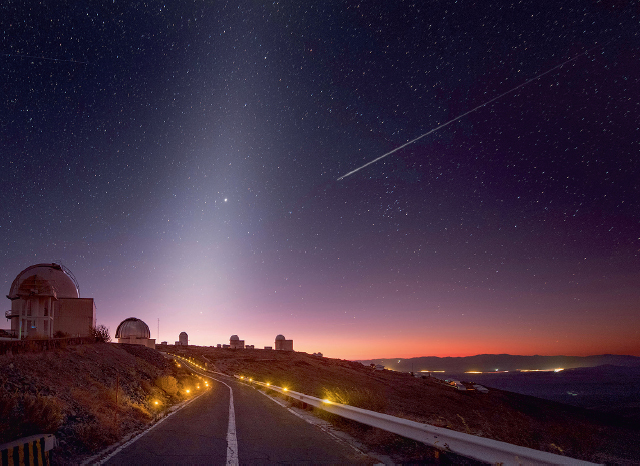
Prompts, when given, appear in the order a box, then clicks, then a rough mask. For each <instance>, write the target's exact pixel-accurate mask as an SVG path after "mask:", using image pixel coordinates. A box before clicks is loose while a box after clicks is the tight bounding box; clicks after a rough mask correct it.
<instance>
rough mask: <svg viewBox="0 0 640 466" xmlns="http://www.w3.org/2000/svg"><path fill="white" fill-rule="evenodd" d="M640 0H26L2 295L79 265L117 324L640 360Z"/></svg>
mask: <svg viewBox="0 0 640 466" xmlns="http://www.w3.org/2000/svg"><path fill="white" fill-rule="evenodd" d="M28 5H31V6H28ZM638 5H639V4H638V2H636V1H624V0H617V1H613V0H607V1H591V0H560V1H558V2H546V3H544V4H543V3H540V2H539V1H534V0H523V1H519V2H513V3H508V2H500V1H497V0H496V1H444V0H442V1H440V0H434V1H429V2H415V1H401V0H399V1H393V2H389V1H371V2H357V1H313V0H310V1H304V2H303V1H270V2H261V1H257V0H252V1H234V2H225V1H206V0H202V1H200V0H195V1H173V2H158V1H154V0H149V1H121V0H113V1H111V2H95V1H89V0H77V1H74V0H69V1H66V2H54V1H44V2H39V3H37V4H36V2H23V1H11V0H10V1H8V2H3V4H2V6H1V7H0V8H1V10H0V11H1V14H0V25H1V26H2V27H1V30H2V46H1V49H0V66H1V68H2V112H1V115H0V121H1V125H0V138H1V141H0V143H1V144H0V151H1V152H0V206H1V207H0V242H1V244H2V247H1V248H0V273H1V275H0V285H1V286H2V287H3V288H4V290H5V293H4V294H7V293H8V291H9V288H10V285H11V282H12V281H13V279H14V278H15V276H16V275H17V274H18V273H19V272H20V271H21V270H23V269H24V268H26V267H27V266H29V265H32V264H36V263H43V262H58V263H62V264H64V265H65V266H66V267H68V268H69V269H70V270H71V271H72V272H73V274H74V275H75V276H76V278H77V280H78V282H79V284H80V293H81V296H82V297H93V298H94V299H95V302H96V306H97V317H98V324H103V325H106V326H107V327H109V329H110V330H111V334H112V336H113V334H114V333H115V329H116V327H117V325H118V323H119V322H120V321H122V320H123V319H125V318H127V317H138V318H140V319H142V320H144V321H145V322H146V323H147V324H148V325H149V327H150V329H151V334H152V337H153V338H159V341H164V340H166V341H169V343H173V342H174V341H175V340H177V339H178V334H179V333H180V332H181V331H185V332H187V333H188V335H189V339H190V342H191V343H193V344H198V345H215V344H217V343H228V339H229V336H230V335H231V334H238V335H239V336H240V338H241V339H244V340H245V341H246V343H247V344H255V345H256V347H262V346H265V345H273V340H274V337H275V336H276V335H277V334H279V333H282V334H284V335H285V336H286V337H287V338H290V339H293V340H294V347H295V349H297V350H301V351H307V352H315V351H321V352H323V353H324V354H325V355H326V356H331V357H340V358H347V359H358V358H360V359H365V358H378V357H403V358H406V357H412V356H429V355H433V356H466V355H474V354H481V353H511V354H524V355H529V354H542V355H555V354H567V355H587V354H600V353H614V354H633V355H636V356H638V355H640V319H639V318H638V315H639V313H640V192H639V191H640V189H639V186H640V182H639V180H640V161H639V157H638V153H639V151H640V143H639V141H640V117H639V115H640V27H639V26H638V24H639V23H638V21H639V20H640V7H639V6H638ZM572 58H575V59H574V60H571V59H572ZM561 64H562V66H560V67H558V65H561ZM554 67H557V68H555V69H554ZM548 70H552V71H551V72H549V73H547V74H545V75H543V76H540V77H539V78H538V79H534V80H533V81H531V82H529V83H528V84H526V85H524V86H522V87H519V88H517V89H515V90H514V91H513V92H510V93H508V94H506V95H504V96H502V97H500V98H499V99H497V100H495V101H493V102H490V103H488V104H487V105H482V104H484V103H486V102H488V101H490V100H491V99H493V98H495V97H496V96H498V95H501V94H502V93H505V92H507V91H509V90H511V89H514V88H516V87H517V86H519V85H521V84H523V83H524V82H526V81H527V80H530V79H532V78H535V77H536V76H539V75H540V74H542V73H544V72H546V71H548ZM476 107H477V108H476ZM471 109H476V110H474V111H473V112H471V113H469V114H467V115H465V116H464V117H462V118H460V119H458V120H457V121H455V122H453V123H451V124H449V125H447V126H446V127H443V128H441V129H438V130H436V131H434V132H433V133H431V134H429V135H428V136H425V137H424V138H422V139H420V140H419V141H416V142H414V143H413V144H410V145H408V146H407V147H404V148H403V149H401V150H399V151H397V152H395V153H393V154H391V155H389V156H387V157H385V158H384V159H382V160H380V161H378V162H376V163H374V164H371V165H369V166H367V167H365V168H363V169H362V170H360V171H358V172H357V173H354V174H352V175H350V176H347V177H345V178H344V179H341V180H338V178H340V177H341V176H343V175H345V174H347V173H349V172H351V171H352V170H354V169H356V168H358V167H360V166H362V165H364V164H365V163H367V162H369V161H371V160H373V159H375V158H376V157H379V156H381V155H383V154H385V153H387V152H389V151H391V150H393V149H395V148H397V147H399V146H401V145H403V144H405V143H406V142H408V141H410V140H412V139H414V138H416V137H418V136H420V135H422V134H425V133H427V132H429V131H431V130H433V129H436V128H438V127H439V126H441V125H443V124H445V123H447V122H448V121H450V120H452V119H454V118H456V117H458V116H460V115H462V114H464V113H465V112H468V111H469V110H471ZM5 306H6V309H9V307H10V304H9V301H8V300H7V301H5ZM158 319H159V326H158ZM2 327H3V328H8V327H9V322H8V321H6V324H5V325H2ZM158 327H159V334H158Z"/></svg>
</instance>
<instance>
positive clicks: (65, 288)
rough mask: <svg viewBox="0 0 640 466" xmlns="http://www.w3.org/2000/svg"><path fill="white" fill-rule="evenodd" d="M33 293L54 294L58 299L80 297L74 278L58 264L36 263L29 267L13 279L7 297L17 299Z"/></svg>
mask: <svg viewBox="0 0 640 466" xmlns="http://www.w3.org/2000/svg"><path fill="white" fill-rule="evenodd" d="M69 273H70V272H69ZM32 295H42V296H54V297H56V298H58V299H59V298H79V297H80V293H79V292H78V287H77V286H76V283H75V281H74V279H73V278H71V277H70V276H69V275H68V274H67V273H66V272H65V270H64V269H63V268H62V266H61V265H58V264H36V265H32V266H31V267H27V268H26V269H24V270H23V271H22V272H20V273H19V274H18V276H17V277H16V279H15V280H14V281H13V283H12V284H11V290H10V291H9V294H8V296H7V297H8V298H9V299H17V298H18V297H20V296H32Z"/></svg>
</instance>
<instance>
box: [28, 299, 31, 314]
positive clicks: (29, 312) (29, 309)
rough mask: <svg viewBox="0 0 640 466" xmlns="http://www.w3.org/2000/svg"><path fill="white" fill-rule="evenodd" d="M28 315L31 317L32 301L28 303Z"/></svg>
mask: <svg viewBox="0 0 640 466" xmlns="http://www.w3.org/2000/svg"><path fill="white" fill-rule="evenodd" d="M27 315H28V316H30V315H31V301H27Z"/></svg>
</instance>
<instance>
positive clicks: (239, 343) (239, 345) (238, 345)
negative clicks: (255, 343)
mask: <svg viewBox="0 0 640 466" xmlns="http://www.w3.org/2000/svg"><path fill="white" fill-rule="evenodd" d="M229 346H230V347H231V348H232V349H244V340H231V341H229Z"/></svg>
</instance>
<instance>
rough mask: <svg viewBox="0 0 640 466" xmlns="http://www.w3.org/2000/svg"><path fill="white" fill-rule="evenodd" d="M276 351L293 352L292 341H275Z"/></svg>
mask: <svg viewBox="0 0 640 466" xmlns="http://www.w3.org/2000/svg"><path fill="white" fill-rule="evenodd" d="M276 350H278V351H293V340H276Z"/></svg>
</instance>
